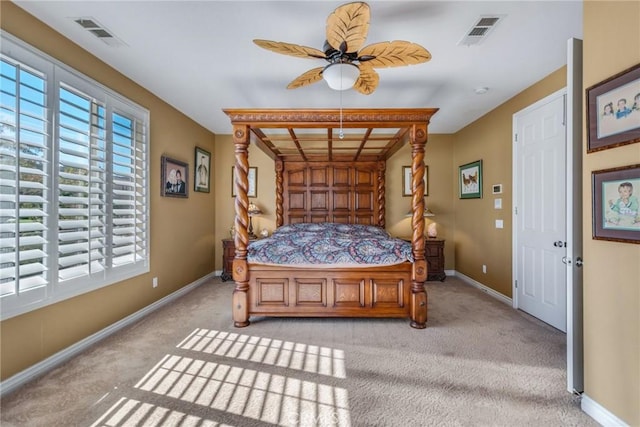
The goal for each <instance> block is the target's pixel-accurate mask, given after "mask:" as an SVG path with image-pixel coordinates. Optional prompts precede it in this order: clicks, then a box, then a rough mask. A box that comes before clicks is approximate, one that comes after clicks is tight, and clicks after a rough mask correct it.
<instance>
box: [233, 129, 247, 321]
mask: <svg viewBox="0 0 640 427" xmlns="http://www.w3.org/2000/svg"><path fill="white" fill-rule="evenodd" d="M233 143H234V146H235V156H236V164H235V166H236V167H235V175H234V177H233V181H234V186H235V190H236V203H235V208H236V219H235V228H236V235H235V246H236V257H235V259H234V260H233V280H234V281H235V282H236V287H235V289H234V290H233V308H232V313H233V324H234V326H235V327H238V328H241V327H244V326H249V274H248V273H249V269H248V265H247V246H248V245H249V232H248V231H247V225H248V224H249V215H248V213H247V209H248V206H249V197H248V196H247V190H248V188H249V181H248V179H247V175H248V172H249V152H248V148H249V127H248V126H241V125H234V126H233Z"/></svg>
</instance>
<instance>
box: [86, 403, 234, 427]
mask: <svg viewBox="0 0 640 427" xmlns="http://www.w3.org/2000/svg"><path fill="white" fill-rule="evenodd" d="M139 425H144V426H149V427H154V426H168V425H172V426H178V425H179V426H181V427H191V426H193V427H196V426H197V427H233V426H232V425H230V424H221V423H218V422H216V421H212V420H207V419H203V418H200V417H198V416H195V415H190V414H185V413H184V412H179V411H174V410H171V409H169V408H163V407H160V406H157V405H152V404H150V403H145V402H140V401H139V400H135V399H128V398H126V397H123V398H121V399H120V400H119V401H118V402H117V403H116V404H115V405H113V406H112V407H111V408H109V410H108V411H107V412H106V413H105V414H104V415H103V416H102V417H100V419H99V420H98V421H96V422H95V423H93V424H91V427H115V426H139Z"/></svg>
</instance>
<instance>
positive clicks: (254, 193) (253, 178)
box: [231, 166, 258, 197]
mask: <svg viewBox="0 0 640 427" xmlns="http://www.w3.org/2000/svg"><path fill="white" fill-rule="evenodd" d="M235 172H236V167H235V166H231V197H236V186H235V185H234V184H235ZM247 179H248V180H249V188H248V189H247V197H258V168H257V167H250V168H249V171H248V172H247Z"/></svg>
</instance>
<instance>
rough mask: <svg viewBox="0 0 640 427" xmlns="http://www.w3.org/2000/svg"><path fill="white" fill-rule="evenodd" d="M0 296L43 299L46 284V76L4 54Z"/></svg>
mask: <svg viewBox="0 0 640 427" xmlns="http://www.w3.org/2000/svg"><path fill="white" fill-rule="evenodd" d="M1 67H2V68H1V71H0V75H1V82H0V100H1V102H0V150H1V151H0V154H1V156H0V159H1V160H0V243H1V246H0V247H1V250H0V297H1V298H3V299H14V298H17V297H18V296H20V298H21V300H22V301H23V303H24V304H29V303H30V302H34V301H38V300H41V299H43V298H44V297H45V295H46V290H47V289H46V285H47V284H48V283H49V277H48V271H47V262H48V256H47V254H48V243H49V242H48V228H49V227H48V215H47V212H48V210H49V203H48V201H47V199H48V191H47V187H48V186H49V177H48V170H49V163H48V161H47V159H48V158H49V150H48V148H47V137H48V135H47V133H48V128H49V125H48V119H47V107H46V105H47V103H46V100H47V94H46V76H44V75H43V74H42V73H40V72H37V71H34V70H31V69H29V68H26V67H23V66H21V65H20V64H18V63H14V62H10V61H9V60H8V59H6V58H2V64H1Z"/></svg>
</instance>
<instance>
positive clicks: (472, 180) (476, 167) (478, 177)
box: [458, 160, 482, 199]
mask: <svg viewBox="0 0 640 427" xmlns="http://www.w3.org/2000/svg"><path fill="white" fill-rule="evenodd" d="M458 180H459V182H460V187H459V188H460V191H459V198H460V199H481V198H482V160H476V161H475V162H471V163H467V164H464V165H462V166H459V167H458Z"/></svg>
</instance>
